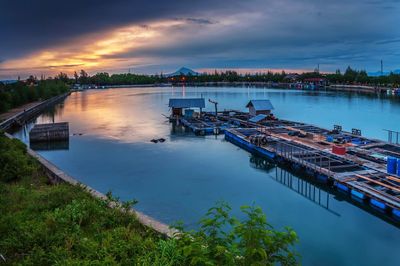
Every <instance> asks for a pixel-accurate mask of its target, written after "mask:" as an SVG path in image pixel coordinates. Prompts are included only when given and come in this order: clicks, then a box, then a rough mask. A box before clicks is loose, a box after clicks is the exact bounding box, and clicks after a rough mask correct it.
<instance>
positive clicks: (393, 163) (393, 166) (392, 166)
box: [387, 157, 397, 175]
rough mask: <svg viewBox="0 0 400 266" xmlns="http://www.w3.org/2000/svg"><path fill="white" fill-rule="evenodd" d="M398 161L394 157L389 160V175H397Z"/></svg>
mask: <svg viewBox="0 0 400 266" xmlns="http://www.w3.org/2000/svg"><path fill="white" fill-rule="evenodd" d="M396 166H397V159H396V158H393V157H388V158H387V172H388V174H394V175H395V174H396V168H397V167H396Z"/></svg>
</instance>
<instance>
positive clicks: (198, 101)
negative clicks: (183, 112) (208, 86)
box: [168, 98, 206, 108]
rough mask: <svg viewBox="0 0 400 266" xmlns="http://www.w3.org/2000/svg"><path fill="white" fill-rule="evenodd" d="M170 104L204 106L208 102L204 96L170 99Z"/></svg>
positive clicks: (175, 105) (172, 105)
mask: <svg viewBox="0 0 400 266" xmlns="http://www.w3.org/2000/svg"><path fill="white" fill-rule="evenodd" d="M168 106H169V107H171V108H204V107H206V103H205V101H204V98H183V99H169V104H168Z"/></svg>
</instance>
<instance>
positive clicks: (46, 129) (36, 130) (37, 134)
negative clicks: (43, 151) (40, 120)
mask: <svg viewBox="0 0 400 266" xmlns="http://www.w3.org/2000/svg"><path fill="white" fill-rule="evenodd" d="M68 139H69V125H68V122H61V123H51V124H37V125H35V126H34V127H33V128H32V130H31V131H30V132H29V141H30V142H41V141H59V140H68Z"/></svg>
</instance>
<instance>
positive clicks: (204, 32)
mask: <svg viewBox="0 0 400 266" xmlns="http://www.w3.org/2000/svg"><path fill="white" fill-rule="evenodd" d="M399 7H400V1H397V0H385V1H383V0H382V1H379V0H376V1H373V0H365V1H361V0H356V1H348V0H336V1H319V0H303V1H295V0H269V1H268V0H249V1H239V0H233V1H232V0H230V1H222V0H202V1H193V0H192V1H185V0H169V1H148V0H146V1H142V0H139V1H128V0H114V1H98V0H96V1H95V0H88V1H78V0H71V1H50V0H38V1H16V0H1V2H0V10H1V13H2V15H1V16H0V36H2V37H3V38H2V41H1V42H0V60H7V59H14V58H17V57H21V56H24V55H26V54H28V53H30V52H34V51H37V50H43V49H44V48H48V47H54V46H57V45H62V44H63V43H65V42H71V41H73V40H75V39H79V38H81V37H82V36H90V34H92V33H93V34H94V33H97V34H98V33H99V32H100V33H101V32H103V31H107V30H110V29H113V28H116V27H120V26H124V25H136V26H141V27H143V28H147V27H151V23H152V22H154V21H160V20H163V19H167V20H178V21H183V22H185V23H186V24H185V25H183V26H177V27H174V26H171V27H170V28H167V29H163V30H164V31H165V32H164V35H165V36H170V39H171V40H173V41H171V42H159V43H147V44H145V45H142V46H140V47H136V48H135V49H132V50H129V51H122V52H119V53H114V54H107V55H103V56H102V58H104V59H110V58H111V59H115V60H127V59H129V58H144V57H147V58H153V60H154V61H153V62H157V64H159V65H162V64H164V65H165V66H166V67H167V68H168V67H171V68H172V67H175V66H176V65H178V64H181V63H182V64H188V63H190V65H191V66H193V67H266V66H268V67H282V68H283V67H288V68H293V67H300V68H302V67H312V66H315V65H316V64H318V63H320V64H325V65H326V67H327V70H334V69H335V68H337V67H338V66H341V67H346V66H347V65H355V66H356V67H360V68H374V67H375V66H374V64H375V62H377V61H380V59H384V60H385V62H386V65H388V66H392V67H397V68H398V67H399V66H398V65H396V64H398V62H399V61H400V60H399V59H400V58H399V53H398V51H399V49H400V39H399V36H400V28H399V27H398V25H400V16H399V15H398V14H399V11H400V10H399ZM87 38H90V37H87ZM77 43H79V42H77ZM74 49H75V50H76V51H79V49H80V47H79V46H77V47H76V48H74ZM171 62H174V64H175V66H172V64H171ZM160 68H161V67H160ZM144 69H145V68H144Z"/></svg>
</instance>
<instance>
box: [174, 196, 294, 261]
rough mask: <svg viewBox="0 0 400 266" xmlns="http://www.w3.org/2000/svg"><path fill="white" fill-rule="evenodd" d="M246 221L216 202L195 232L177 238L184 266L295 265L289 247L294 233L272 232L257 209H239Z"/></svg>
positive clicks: (182, 234) (252, 207)
mask: <svg viewBox="0 0 400 266" xmlns="http://www.w3.org/2000/svg"><path fill="white" fill-rule="evenodd" d="M241 209H242V212H243V213H244V214H246V216H247V217H246V219H245V220H243V221H239V220H237V219H236V218H232V217H231V216H230V214H229V213H230V210H231V208H230V207H229V206H228V205H227V204H226V203H219V204H217V205H216V206H215V207H213V208H211V209H210V210H209V211H208V213H207V215H206V217H205V218H204V219H202V221H201V227H200V229H199V230H198V231H189V232H185V231H184V228H182V227H178V228H179V229H180V230H181V231H182V232H183V233H180V234H179V238H177V247H178V250H179V253H180V254H181V257H182V258H183V264H184V265H276V264H281V265H296V264H297V255H296V253H294V252H293V250H292V245H293V244H294V243H295V242H297V235H296V233H295V232H294V231H293V230H291V229H290V228H286V229H285V231H282V232H280V231H275V230H274V229H273V227H272V226H271V225H270V224H268V223H267V220H266V216H265V214H264V213H263V212H262V210H261V208H260V207H255V206H243V207H242V208H241Z"/></svg>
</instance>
